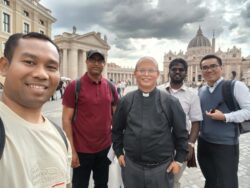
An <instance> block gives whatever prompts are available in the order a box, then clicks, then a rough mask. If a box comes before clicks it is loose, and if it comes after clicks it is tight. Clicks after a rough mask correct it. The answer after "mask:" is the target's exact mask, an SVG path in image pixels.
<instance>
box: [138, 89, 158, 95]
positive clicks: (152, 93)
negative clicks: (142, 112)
mask: <svg viewBox="0 0 250 188" xmlns="http://www.w3.org/2000/svg"><path fill="white" fill-rule="evenodd" d="M139 91H140V93H141V95H142V96H143V97H151V96H153V95H154V94H155V93H156V88H154V89H153V91H151V92H149V93H144V92H143V91H141V90H139Z"/></svg>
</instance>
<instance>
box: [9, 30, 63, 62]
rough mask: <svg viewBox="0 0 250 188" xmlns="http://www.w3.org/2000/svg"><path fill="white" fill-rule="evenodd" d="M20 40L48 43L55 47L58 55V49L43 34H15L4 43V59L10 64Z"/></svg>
mask: <svg viewBox="0 0 250 188" xmlns="http://www.w3.org/2000/svg"><path fill="white" fill-rule="evenodd" d="M20 39H39V40H44V41H49V42H50V43H52V44H53V45H54V46H55V47H56V49H57V52H58V54H60V53H59V51H60V50H59V47H58V46H57V45H56V44H55V43H54V42H53V41H52V40H51V39H50V38H49V37H48V36H46V35H44V34H41V33H37V32H30V33H27V34H23V33H15V34H13V35H11V36H10V37H9V38H8V40H7V41H6V43H5V48H4V57H6V58H7V59H8V61H9V62H11V60H12V58H13V54H14V52H15V50H16V47H17V46H18V41H19V40H20Z"/></svg>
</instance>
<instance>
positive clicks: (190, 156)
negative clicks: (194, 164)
mask: <svg viewBox="0 0 250 188" xmlns="http://www.w3.org/2000/svg"><path fill="white" fill-rule="evenodd" d="M193 154H194V148H193V147H192V146H191V145H190V144H188V154H187V161H189V160H190V159H191V158H192V156H193Z"/></svg>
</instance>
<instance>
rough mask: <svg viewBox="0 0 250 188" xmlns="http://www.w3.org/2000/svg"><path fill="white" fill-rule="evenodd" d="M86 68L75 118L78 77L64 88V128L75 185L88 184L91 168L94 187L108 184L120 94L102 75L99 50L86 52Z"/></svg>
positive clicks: (78, 187)
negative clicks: (112, 133) (115, 116)
mask: <svg viewBox="0 0 250 188" xmlns="http://www.w3.org/2000/svg"><path fill="white" fill-rule="evenodd" d="M86 64H87V72H86V73H85V74H84V75H83V76H82V77H81V78H80V85H81V87H80V93H79V99H78V106H77V113H76V116H75V117H76V119H73V117H74V111H75V87H76V80H74V81H72V82H71V83H70V84H69V85H68V86H67V88H66V89H65V92H64V96H63V101H62V103H63V115H62V120H63V128H64V130H65V132H66V134H67V136H68V138H69V141H70V143H71V147H72V150H73V152H72V153H73V154H72V165H71V166H72V168H73V180H72V183H73V188H88V185H89V178H90V173H91V171H92V172H93V179H94V184H95V188H107V187H108V176H109V165H110V161H109V159H108V158H107V154H108V151H109V149H110V146H111V124H112V111H114V110H115V106H116V103H117V101H118V94H117V92H116V91H115V92H114V96H113V94H112V91H111V88H110V86H109V83H108V80H107V79H105V78H103V77H102V71H103V69H104V66H105V65H106V64H105V58H104V55H103V54H102V53H101V52H99V51H96V50H90V51H88V52H87V60H86Z"/></svg>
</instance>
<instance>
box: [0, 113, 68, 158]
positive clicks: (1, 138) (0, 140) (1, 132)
mask: <svg viewBox="0 0 250 188" xmlns="http://www.w3.org/2000/svg"><path fill="white" fill-rule="evenodd" d="M51 123H52V125H54V127H55V128H56V130H57V131H58V132H59V134H60V136H61V137H62V139H63V142H64V143H65V146H66V148H67V150H68V147H69V146H68V142H67V139H66V136H65V134H64V132H63V130H62V128H61V127H59V126H58V125H57V124H55V123H54V122H52V121H51ZM5 137H6V135H5V129H4V125H3V121H2V119H1V118H0V160H1V158H2V155H3V150H4V146H5Z"/></svg>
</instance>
